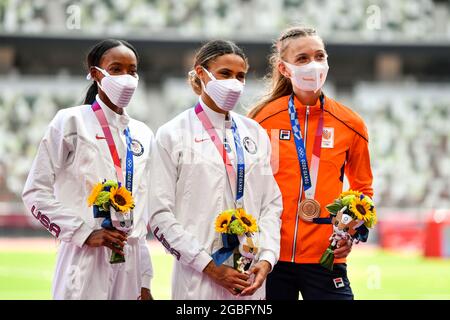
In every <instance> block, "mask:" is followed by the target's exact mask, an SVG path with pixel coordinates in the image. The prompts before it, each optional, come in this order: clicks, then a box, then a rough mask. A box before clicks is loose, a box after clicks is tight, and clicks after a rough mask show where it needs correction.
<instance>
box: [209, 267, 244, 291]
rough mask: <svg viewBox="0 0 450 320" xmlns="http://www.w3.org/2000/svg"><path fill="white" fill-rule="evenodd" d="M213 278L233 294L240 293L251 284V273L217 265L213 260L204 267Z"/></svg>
mask: <svg viewBox="0 0 450 320" xmlns="http://www.w3.org/2000/svg"><path fill="white" fill-rule="evenodd" d="M203 272H204V273H206V274H207V275H208V276H209V277H211V279H212V280H213V281H214V282H216V283H217V284H219V285H220V286H222V287H224V288H225V289H227V290H228V291H229V292H230V293H231V294H232V295H238V294H239V293H240V292H241V291H242V290H244V289H245V288H247V287H248V286H250V285H251V283H250V282H249V281H248V280H249V278H250V277H249V275H248V274H245V273H240V272H239V271H237V270H235V269H233V268H231V267H229V266H224V265H220V266H217V265H216V264H215V263H214V261H213V260H211V262H210V263H209V264H208V265H207V266H206V267H205V269H203Z"/></svg>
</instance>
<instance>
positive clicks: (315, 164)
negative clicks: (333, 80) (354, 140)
mask: <svg viewBox="0 0 450 320" xmlns="http://www.w3.org/2000/svg"><path fill="white" fill-rule="evenodd" d="M319 99H320V111H321V112H320V118H319V123H318V125H317V130H316V134H315V138H314V145H313V153H312V157H311V173H310V170H309V168H308V160H307V158H306V147H305V141H304V140H303V137H302V131H301V127H300V123H299V121H298V115H297V110H296V109H295V104H294V94H292V95H291V97H290V98H289V104H288V111H289V118H290V121H291V126H292V132H293V134H294V141H295V147H296V150H297V157H298V162H299V164H300V174H301V176H302V180H303V189H304V191H305V196H306V198H307V199H314V196H315V193H316V186H317V177H318V173H319V164H320V154H321V151H322V134H323V106H324V99H325V98H324V96H323V94H322V95H321V96H320V98H319Z"/></svg>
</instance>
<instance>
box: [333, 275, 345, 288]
mask: <svg viewBox="0 0 450 320" xmlns="http://www.w3.org/2000/svg"><path fill="white" fill-rule="evenodd" d="M333 282H334V286H335V287H336V289H339V288H343V287H345V284H344V280H342V278H335V279H333Z"/></svg>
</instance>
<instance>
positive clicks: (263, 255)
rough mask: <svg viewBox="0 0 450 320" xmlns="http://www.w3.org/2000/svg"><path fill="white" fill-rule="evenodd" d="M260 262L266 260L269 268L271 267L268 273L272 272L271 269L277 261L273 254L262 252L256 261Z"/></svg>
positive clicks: (266, 251)
mask: <svg viewBox="0 0 450 320" xmlns="http://www.w3.org/2000/svg"><path fill="white" fill-rule="evenodd" d="M262 260H266V261H267V262H268V263H270V266H271V269H270V271H271V272H272V270H273V267H274V266H275V264H276V263H277V259H276V257H275V254H274V253H273V252H272V251H269V250H265V251H262V252H261V255H260V256H259V259H258V261H262Z"/></svg>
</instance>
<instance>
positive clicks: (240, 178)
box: [195, 103, 245, 208]
mask: <svg viewBox="0 0 450 320" xmlns="http://www.w3.org/2000/svg"><path fill="white" fill-rule="evenodd" d="M195 114H196V115H197V117H198V119H199V120H200V122H201V123H202V125H203V128H204V129H205V130H206V132H208V135H209V136H210V138H211V140H212V141H213V142H214V145H215V146H216V149H217V151H218V152H219V154H220V155H221V156H222V160H223V163H224V164H225V169H226V172H227V176H228V181H229V183H230V188H232V187H231V186H233V185H236V204H237V205H238V206H239V207H240V208H242V201H243V197H244V183H245V160H244V150H243V148H242V144H241V139H240V136H239V131H238V128H237V126H236V123H235V121H234V120H232V125H231V129H232V131H233V138H234V144H235V146H236V154H237V175H236V171H235V170H234V167H233V164H232V163H231V161H230V158H228V155H227V152H226V150H225V145H224V144H223V143H222V142H221V141H220V138H219V135H218V134H217V131H216V129H214V126H213V124H212V123H211V120H209V118H208V115H207V114H206V112H205V111H204V110H203V108H202V106H201V105H200V103H198V104H197V105H196V106H195ZM231 192H232V193H233V190H231Z"/></svg>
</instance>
